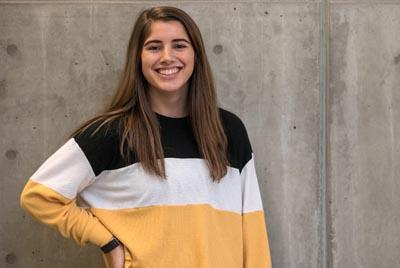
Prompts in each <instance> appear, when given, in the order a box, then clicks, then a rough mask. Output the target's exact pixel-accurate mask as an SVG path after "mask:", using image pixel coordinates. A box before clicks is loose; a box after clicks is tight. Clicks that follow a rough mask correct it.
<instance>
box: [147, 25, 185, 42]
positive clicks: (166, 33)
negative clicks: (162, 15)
mask: <svg viewBox="0 0 400 268" xmlns="http://www.w3.org/2000/svg"><path fill="white" fill-rule="evenodd" d="M179 38H185V39H188V40H189V37H188V35H187V33H186V30H185V28H184V26H183V25H182V23H181V22H179V21H175V20H173V21H155V22H153V23H152V24H151V26H150V34H149V36H148V37H147V38H146V40H145V41H147V40H150V39H154V40H160V41H170V40H173V39H179Z"/></svg>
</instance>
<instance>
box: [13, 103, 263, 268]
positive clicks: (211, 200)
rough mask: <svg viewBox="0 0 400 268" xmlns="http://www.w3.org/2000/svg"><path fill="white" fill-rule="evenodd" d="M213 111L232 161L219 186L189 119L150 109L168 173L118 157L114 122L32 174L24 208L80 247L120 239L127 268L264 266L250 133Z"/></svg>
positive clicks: (88, 131) (229, 115) (87, 134)
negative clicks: (160, 173)
mask: <svg viewBox="0 0 400 268" xmlns="http://www.w3.org/2000/svg"><path fill="white" fill-rule="evenodd" d="M219 113H220V117H221V121H222V125H223V128H224V131H225V133H226V135H227V138H228V160H229V166H228V171H227V174H226V175H225V176H224V177H223V178H222V180H221V181H220V182H219V183H218V182H213V181H212V178H211V176H210V173H209V169H208V167H207V164H206V161H205V160H204V159H203V158H202V157H201V156H200V152H199V150H198V146H197V143H196V141H195V138H194V135H193V131H192V128H191V125H190V119H189V117H183V118H171V117H167V116H163V115H160V114H157V113H156V116H157V118H158V121H159V123H160V133H161V143H162V147H163V150H164V160H165V171H166V176H167V179H166V180H163V179H161V178H159V177H156V176H155V175H152V174H149V173H147V172H146V171H145V170H144V169H143V168H142V167H141V165H140V162H139V161H137V159H133V160H131V161H130V162H129V163H126V161H124V160H123V158H122V157H121V155H120V153H119V141H120V135H119V131H118V128H117V127H116V125H115V124H114V127H112V128H111V129H110V130H109V131H105V128H104V127H102V128H100V130H99V131H97V132H96V133H95V134H94V135H92V134H93V133H94V129H96V128H97V126H96V125H93V126H92V127H89V128H88V129H86V130H85V131H84V132H82V133H80V134H78V135H75V136H74V137H73V138H71V139H69V140H68V141H66V143H65V144H64V145H62V146H61V147H60V148H59V149H58V150H57V151H56V152H55V153H54V154H52V155H51V156H50V157H49V158H48V159H47V160H46V161H45V162H44V163H43V164H42V165H41V166H40V167H39V169H38V170H37V171H36V172H35V173H34V174H33V175H32V176H31V177H30V178H29V180H28V182H27V184H26V185H25V187H24V189H23V191H22V193H21V200H20V201H21V206H22V207H23V208H24V209H25V210H27V211H28V212H29V213H30V214H31V215H32V216H33V217H34V218H36V219H37V220H39V221H40V222H42V223H44V224H47V225H49V226H52V227H54V228H56V229H58V231H59V232H60V233H61V234H62V235H63V236H64V237H68V238H72V239H74V240H75V241H76V242H77V243H78V244H80V245H83V244H86V243H92V244H95V245H98V246H99V247H104V246H105V245H107V244H108V243H109V242H110V241H111V240H112V238H113V237H115V238H117V239H118V240H119V241H120V243H122V244H123V245H124V252H125V265H124V267H126V268H127V267H134V268H269V267H271V258H270V250H269V244H268V237H267V230H266V225H265V216H264V211H263V205H262V200H261V195H260V190H259V184H258V181H257V176H256V171H255V165H254V154H253V152H252V148H251V145H250V141H249V138H248V134H247V132H246V129H245V126H244V124H243V123H242V121H241V120H240V119H239V118H238V117H237V116H236V115H235V114H233V113H231V112H228V111H226V110H224V109H222V108H219ZM103 254H104V253H103ZM103 256H104V255H103Z"/></svg>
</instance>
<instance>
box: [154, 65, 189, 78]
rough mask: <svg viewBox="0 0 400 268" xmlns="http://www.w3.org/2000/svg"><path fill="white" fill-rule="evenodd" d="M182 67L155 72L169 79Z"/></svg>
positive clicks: (160, 69)
mask: <svg viewBox="0 0 400 268" xmlns="http://www.w3.org/2000/svg"><path fill="white" fill-rule="evenodd" d="M182 68H183V67H177V66H175V67H169V68H158V69H155V71H156V72H157V73H158V74H160V75H161V76H164V77H171V76H174V75H176V74H177V73H178V72H179V71H180V70H181V69H182Z"/></svg>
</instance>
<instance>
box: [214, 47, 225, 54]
mask: <svg viewBox="0 0 400 268" xmlns="http://www.w3.org/2000/svg"><path fill="white" fill-rule="evenodd" d="M223 50H224V49H223V47H222V46H221V45H215V46H214V48H213V52H214V53H215V54H221V53H222V51H223Z"/></svg>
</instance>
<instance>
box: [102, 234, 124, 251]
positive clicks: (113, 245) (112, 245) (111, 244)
mask: <svg viewBox="0 0 400 268" xmlns="http://www.w3.org/2000/svg"><path fill="white" fill-rule="evenodd" d="M120 244H121V243H120V242H119V240H118V239H117V238H115V237H113V238H112V239H111V240H110V241H109V242H108V243H107V244H105V245H104V246H102V247H101V248H100V249H101V250H102V251H103V253H105V254H107V253H109V252H110V251H112V250H113V249H114V248H116V247H118V246H119V245H120Z"/></svg>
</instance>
